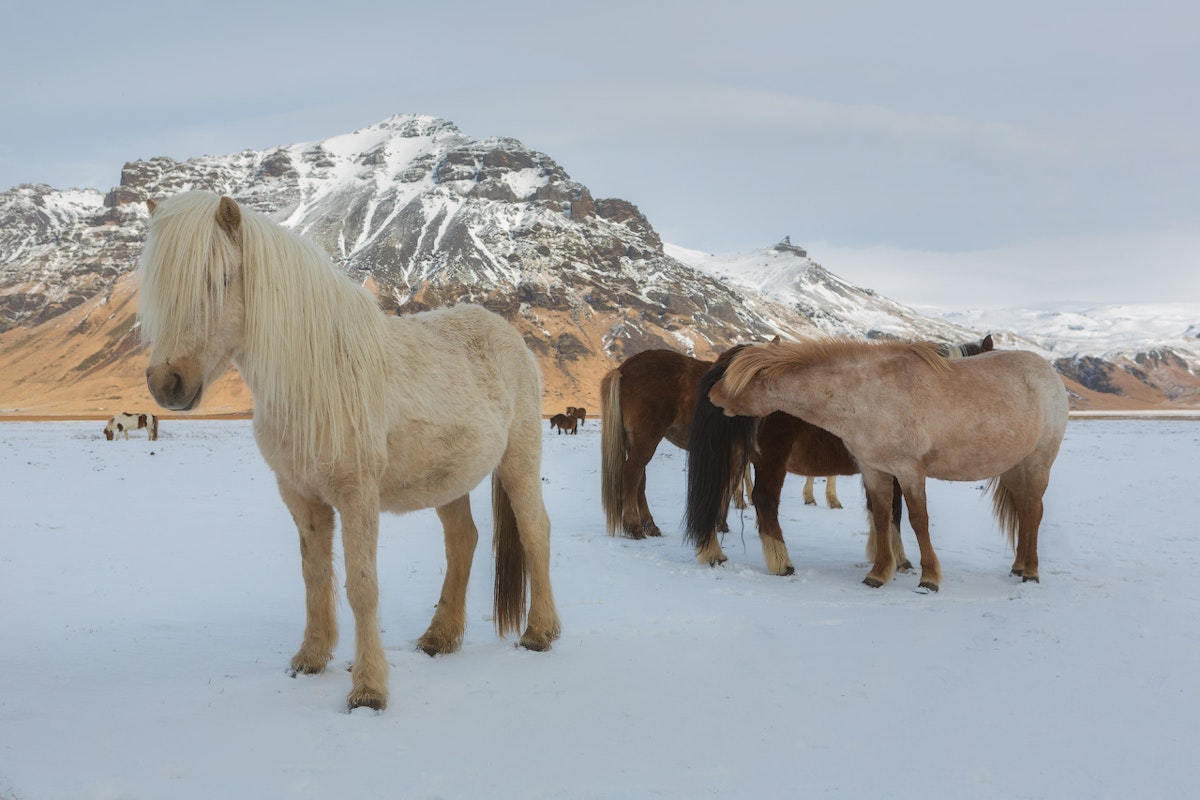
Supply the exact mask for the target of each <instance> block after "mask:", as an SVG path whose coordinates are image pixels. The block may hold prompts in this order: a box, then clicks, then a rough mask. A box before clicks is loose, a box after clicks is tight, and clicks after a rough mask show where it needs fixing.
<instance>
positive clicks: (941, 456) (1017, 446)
mask: <svg viewBox="0 0 1200 800" xmlns="http://www.w3.org/2000/svg"><path fill="white" fill-rule="evenodd" d="M727 355H728V358H725V359H724V361H723V362H721V363H720V369H719V370H714V371H713V373H710V374H709V375H706V376H705V379H704V380H705V383H704V384H702V386H703V388H702V389H701V391H704V392H705V393H706V394H707V396H708V398H709V400H710V401H711V402H712V404H714V405H715V406H717V407H719V408H721V409H724V414H725V415H726V417H729V416H738V417H761V416H764V415H772V414H775V413H779V412H781V411H783V412H786V413H789V414H795V415H797V416H802V417H804V418H805V419H810V420H813V421H814V422H816V423H819V424H821V425H822V426H825V427H826V428H827V429H828V430H831V431H834V432H836V433H838V434H840V435H841V436H842V437H843V443H844V444H845V446H846V447H847V448H848V449H849V450H850V452H852V453H853V454H854V459H855V461H856V462H857V463H858V464H859V465H860V466H861V468H862V474H863V485H864V487H865V488H866V491H867V497H868V500H869V503H870V505H871V507H872V509H873V510H872V514H873V517H874V518H875V522H876V525H877V526H878V525H881V524H884V523H885V521H886V513H887V512H886V510H884V505H885V504H886V503H888V502H889V501H891V500H892V499H893V497H894V494H895V493H894V485H895V484H896V483H899V485H900V486H901V487H902V489H903V492H904V498H905V501H906V503H907V504H908V507H909V521H910V522H911V524H912V527H913V530H914V531H915V532H916V534H917V542H918V543H919V544H920V546H921V583H920V585H921V586H922V587H923V588H926V589H929V590H932V591H937V589H938V587H939V585H940V582H941V566H940V564H939V563H938V559H937V555H936V554H935V553H934V551H933V545H932V543H931V542H930V538H929V514H928V510H927V508H926V504H925V479H926V478H927V477H930V478H940V479H943V480H959V481H965V480H972V481H973V480H981V479H983V478H989V479H991V480H990V485H991V487H992V488H993V490H994V491H993V497H992V500H993V510H994V512H995V515H996V518H997V519H998V520H999V522H1000V525H1001V528H1002V529H1003V530H1004V531H1005V533H1007V534H1008V538H1009V542H1010V544H1012V545H1013V547H1014V549H1015V551H1016V559H1015V560H1014V562H1013V566H1012V572H1013V574H1014V575H1019V576H1021V577H1022V578H1023V579H1024V580H1034V581H1036V580H1038V556H1037V538H1038V529H1039V527H1040V524H1041V519H1042V508H1043V506H1042V495H1043V493H1044V492H1045V490H1046V486H1047V484H1048V482H1049V474H1050V467H1051V465H1052V464H1053V463H1054V459H1055V456H1056V455H1057V453H1058V448H1059V444H1060V443H1061V441H1062V436H1063V432H1064V430H1065V429H1066V425H1067V396H1066V392H1065V391H1064V389H1063V385H1062V381H1061V380H1060V379H1059V377H1058V374H1057V373H1056V372H1055V371H1054V368H1053V367H1052V366H1050V364H1049V363H1048V362H1047V361H1046V360H1045V359H1043V358H1041V357H1040V356H1037V355H1035V354H1033V353H1028V352H1022V351H1006V352H993V353H987V354H984V355H980V356H979V357H977V358H971V359H963V360H955V361H952V360H951V359H949V358H947V357H946V350H945V348H944V347H942V348H940V347H939V346H938V345H935V344H932V343H929V342H916V343H911V342H886V343H868V342H860V341H851V340H846V339H830V340H817V341H810V342H792V343H778V342H776V343H772V344H769V345H762V346H751V347H743V348H737V349H736V351H733V352H731V353H730V354H727ZM717 372H720V373H721V374H720V375H719V376H716V380H713V378H714V374H715V373H717ZM697 408H700V405H699V404H697ZM713 418H715V417H712V416H709V417H707V419H713ZM701 428H702V423H701V421H700V419H699V417H698V418H697V421H696V422H695V423H694V424H693V426H692V436H693V441H695V440H697V439H699V438H701V437H703V436H705V435H706V434H708V435H709V437H710V438H712V436H718V437H719V438H720V439H721V440H722V441H721V442H720V443H719V446H721V447H729V448H730V450H726V452H730V451H732V452H735V453H741V454H742V455H741V457H740V458H736V459H733V460H732V463H733V465H737V464H740V463H741V462H742V461H743V460H744V458H745V454H746V453H747V451H748V450H749V449H750V448H752V447H753V446H754V443H755V441H756V439H758V438H760V437H757V436H756V434H755V431H754V425H753V424H738V425H737V426H736V432H730V431H732V430H733V426H730V430H727V431H726V432H725V433H720V432H719V431H709V430H702V429H701ZM694 454H695V453H694V452H693V455H694ZM711 456H712V457H711V458H710V459H709V464H712V465H718V466H719V467H720V469H721V470H722V471H723V472H724V473H725V474H724V475H718V476H717V477H716V478H715V482H716V483H715V485H717V486H728V485H729V484H730V483H731V481H732V479H733V476H735V475H737V474H738V467H737V466H731V463H730V462H731V459H729V458H721V457H719V453H713V454H711ZM695 464H696V466H697V471H696V473H695V474H693V472H692V470H691V467H692V465H693V459H691V458H689V474H688V484H689V485H688V506H689V508H688V514H689V519H690V518H691V516H692V503H693V502H694V501H695V502H699V501H702V500H703V496H702V495H703V488H704V484H705V483H706V482H707V483H709V484H710V485H712V482H711V480H710V481H705V480H703V478H704V473H703V468H704V467H705V464H704V463H702V462H700V461H696V462H695ZM710 477H711V476H710ZM693 484H695V485H693ZM693 490H696V491H693ZM709 505H711V504H709ZM707 516H708V517H709V522H708V523H707V528H705V527H697V526H694V525H689V526H688V531H687V533H688V536H689V538H697V537H701V536H705V535H706V536H707V537H708V538H711V539H715V538H716V537H715V535H714V534H713V532H712V525H711V518H712V517H713V516H714V515H713V514H712V513H711V511H710V512H709V514H708V515H707ZM699 521H703V520H699ZM765 547H766V545H765V543H764V548H765ZM895 567H896V561H895V559H894V557H893V554H892V552H891V548H890V546H889V542H888V540H887V539H880V540H878V542H877V552H876V555H875V563H874V565H873V567H872V568H871V571H870V572H869V573H868V575H867V577H866V579H865V580H864V583H866V584H868V585H869V586H880V585H882V584H883V583H886V582H887V581H888V580H890V579H891V577H892V573H893V571H894V569H895Z"/></svg>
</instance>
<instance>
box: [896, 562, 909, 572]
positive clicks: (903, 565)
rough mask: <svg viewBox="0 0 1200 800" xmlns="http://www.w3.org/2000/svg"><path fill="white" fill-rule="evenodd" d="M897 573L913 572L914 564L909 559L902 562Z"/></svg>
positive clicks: (897, 568)
mask: <svg viewBox="0 0 1200 800" xmlns="http://www.w3.org/2000/svg"><path fill="white" fill-rule="evenodd" d="M896 571H897V572H912V571H913V565H912V562H911V561H908V560H907V559H906V560H904V561H902V562H900V566H898V567H896Z"/></svg>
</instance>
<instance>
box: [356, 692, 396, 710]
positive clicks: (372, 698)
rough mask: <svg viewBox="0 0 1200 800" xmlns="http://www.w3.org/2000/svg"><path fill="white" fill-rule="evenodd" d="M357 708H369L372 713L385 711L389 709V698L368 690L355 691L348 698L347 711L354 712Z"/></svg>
mask: <svg viewBox="0 0 1200 800" xmlns="http://www.w3.org/2000/svg"><path fill="white" fill-rule="evenodd" d="M356 708H369V709H371V710H372V711H383V710H384V709H385V708H387V697H386V696H385V695H380V694H377V693H375V692H369V691H367V690H365V689H364V690H362V691H353V692H351V693H350V696H349V697H347V698H346V710H347V711H353V710H354V709H356Z"/></svg>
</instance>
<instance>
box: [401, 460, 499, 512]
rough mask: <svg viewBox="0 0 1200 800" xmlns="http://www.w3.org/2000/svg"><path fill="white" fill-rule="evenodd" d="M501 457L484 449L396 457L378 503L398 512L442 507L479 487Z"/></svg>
mask: <svg viewBox="0 0 1200 800" xmlns="http://www.w3.org/2000/svg"><path fill="white" fill-rule="evenodd" d="M498 460H499V454H496V456H495V458H492V457H491V454H490V453H487V452H482V451H471V452H456V453H452V452H441V453H427V454H424V455H422V456H420V457H419V458H407V459H401V458H393V459H392V460H391V462H390V463H389V464H388V468H387V470H386V471H385V472H384V475H383V480H382V481H380V484H379V506H380V508H381V509H383V510H384V511H392V512H397V513H403V512H406V511H417V510H419V509H422V508H437V507H438V506H443V505H445V504H446V503H449V502H450V501H452V500H457V499H458V498H460V497H462V496H463V495H465V494H467V493H468V492H470V491H471V490H472V489H474V488H475V487H476V486H478V485H479V484H480V483H481V482H482V481H483V479H484V478H486V477H487V476H488V474H489V473H491V471H492V470H493V469H494V468H495V466H496V463H497V461H498Z"/></svg>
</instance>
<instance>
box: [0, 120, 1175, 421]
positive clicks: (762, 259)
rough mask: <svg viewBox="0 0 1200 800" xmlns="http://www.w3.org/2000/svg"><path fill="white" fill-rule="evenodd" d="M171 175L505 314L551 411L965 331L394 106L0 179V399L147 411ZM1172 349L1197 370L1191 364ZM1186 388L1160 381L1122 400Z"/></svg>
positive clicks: (229, 400)
mask: <svg viewBox="0 0 1200 800" xmlns="http://www.w3.org/2000/svg"><path fill="white" fill-rule="evenodd" d="M188 189H209V190H212V191H217V192H222V193H225V194H229V195H231V196H233V197H235V198H236V199H237V200H238V201H239V202H242V203H246V204H249V205H251V206H253V207H254V208H257V209H258V210H260V211H262V212H264V213H266V214H268V215H270V216H271V217H273V218H274V219H276V220H277V221H279V222H280V223H281V224H283V225H285V226H287V227H289V228H292V229H293V230H296V231H298V232H300V233H302V234H303V235H305V236H308V237H310V238H312V239H314V240H315V241H317V242H318V243H319V244H320V245H321V246H322V247H324V248H325V250H326V251H327V252H328V253H329V254H330V255H331V257H332V258H333V259H334V260H335V262H336V263H338V264H339V265H340V266H341V267H342V268H343V269H345V270H346V271H347V272H348V273H349V274H350V275H351V276H352V277H353V278H354V279H355V280H358V281H361V282H363V283H364V284H366V285H367V286H368V287H370V288H371V289H372V291H374V292H375V294H376V295H377V296H378V297H379V299H380V303H381V305H382V306H383V307H384V308H385V309H386V310H387V311H389V312H391V313H402V314H404V313H412V312H416V311H420V310H423V309H427V308H433V307H437V306H442V305H447V304H452V303H456V302H464V301H471V302H477V303H481V304H482V305H485V306H487V307H488V308H491V309H493V310H494V311H496V312H498V313H500V314H502V315H503V316H505V317H506V318H507V319H509V320H510V321H511V322H512V323H513V324H514V325H516V326H517V327H518V329H519V330H521V331H522V333H523V334H524V336H525V339H526V341H527V342H528V344H529V345H530V347H531V348H532V349H533V350H534V351H535V352H536V353H537V355H538V357H539V359H540V361H541V363H542V368H543V373H544V375H545V383H546V392H545V396H544V408H545V409H546V410H547V411H551V412H552V411H557V410H561V408H562V407H563V406H565V405H585V406H588V407H589V408H592V409H598V405H599V403H598V396H597V394H598V389H599V382H600V377H601V376H602V375H603V373H604V372H605V371H606V370H608V369H610V368H611V367H612V366H615V365H616V364H617V363H619V362H620V361H621V360H622V359H624V358H626V357H627V356H629V355H632V354H633V353H636V352H639V351H641V350H645V349H648V348H654V347H669V348H673V349H677V350H681V351H683V352H687V353H690V354H692V355H695V356H697V357H702V358H708V357H712V356H713V355H714V354H715V353H716V352H719V351H720V350H722V349H724V348H725V347H728V346H729V345H731V344H733V343H734V342H736V341H744V340H746V339H748V338H761V337H769V336H772V335H775V334H776V333H781V334H783V335H784V336H787V337H798V336H806V335H813V334H816V333H848V334H853V335H865V336H905V337H908V336H912V337H916V336H922V337H933V338H938V339H946V340H967V339H973V338H978V337H979V336H980V335H982V334H981V332H980V331H979V330H978V329H977V328H975V327H972V325H970V324H969V323H964V322H959V321H954V320H948V319H936V318H930V317H925V316H922V315H919V314H917V313H916V312H914V311H912V310H911V309H908V308H905V307H904V306H902V305H900V304H897V303H894V302H892V301H889V300H887V299H886V298H882V297H879V296H877V295H876V294H875V293H873V292H871V291H869V290H864V289H859V288H857V287H854V286H851V285H850V284H847V283H845V282H844V281H841V280H840V279H838V278H837V277H836V276H835V275H833V274H831V273H829V272H827V271H826V270H824V269H823V268H821V267H820V266H819V265H818V264H815V263H814V262H812V261H810V260H809V259H808V258H807V256H806V254H804V253H803V252H802V251H800V249H799V248H798V247H796V246H794V245H791V244H790V242H787V241H785V242H782V243H780V245H777V246H776V247H775V248H767V249H764V250H762V251H757V252H755V253H752V254H744V255H741V256H737V257H724V258H718V257H709V256H705V255H704V254H697V253H694V252H692V251H686V250H681V249H679V248H672V247H670V246H666V247H664V245H663V243H662V241H661V240H660V239H659V237H658V234H657V233H655V231H654V228H653V226H652V225H651V224H650V222H649V220H647V219H646V218H645V216H644V215H643V214H642V213H641V212H640V211H639V210H638V209H637V207H636V206H634V205H633V204H631V203H629V202H627V201H624V200H620V199H612V198H596V197H593V196H592V194H591V192H590V191H589V190H588V188H587V187H586V186H584V185H582V184H580V183H578V182H575V181H573V180H571V178H570V176H569V175H568V174H567V173H566V172H565V171H564V170H563V169H562V168H561V167H560V166H559V165H558V164H557V163H555V162H554V161H553V160H552V159H551V158H550V157H549V156H547V155H545V154H543V153H538V152H536V151H532V150H529V149H527V148H525V147H524V146H522V145H521V144H520V143H519V142H517V141H515V140H513V139H507V138H487V139H478V138H473V137H470V136H467V135H465V134H463V133H462V132H460V131H459V130H458V129H457V128H455V127H454V126H453V125H452V124H451V123H449V122H446V121H444V120H439V119H435V118H431V117H423V116H399V117H393V118H389V119H387V120H384V121H382V122H380V123H378V124H376V125H372V126H370V127H368V128H365V129H363V130H360V131H356V132H354V133H351V134H347V135H344V136H337V137H333V138H331V139H327V140H324V141H321V142H311V143H305V144H296V145H289V146H284V147H279V148H276V149H273V150H269V151H249V150H248V151H244V152H242V153H238V154H234V155H227V156H211V157H203V158H196V159H192V160H189V161H187V162H177V161H174V160H171V159H168V158H151V159H149V160H146V161H135V162H131V163H128V164H126V165H125V166H124V168H123V169H122V170H121V177H120V183H119V185H118V186H116V187H115V188H113V189H112V190H111V191H109V192H107V193H106V194H104V193H99V192H93V191H81V190H69V191H59V190H55V189H51V188H50V187H46V186H20V187H17V188H15V189H12V190H11V191H8V192H4V193H2V194H0V413H10V414H12V413H24V414H38V413H43V414H80V413H87V414H96V415H98V416H105V415H107V414H110V413H113V412H114V411H117V410H121V408H126V407H129V408H132V407H150V406H151V405H152V404H151V401H150V400H149V397H148V396H147V395H146V393H145V389H144V385H143V380H142V372H143V370H144V367H145V360H144V357H143V356H142V355H141V354H140V345H139V343H138V341H137V335H136V330H135V322H136V286H135V285H134V282H133V280H132V273H133V271H134V269H135V267H136V260H137V256H138V253H139V251H140V248H141V244H142V242H143V240H144V236H145V226H146V206H145V201H146V200H147V199H148V198H151V197H164V196H168V195H170V194H173V193H175V192H179V191H184V190H188ZM1012 341H1013V343H1016V342H1017V339H1016V338H1015V337H1014V338H1013V340H1012ZM1027 344H1029V343H1028V342H1022V345H1027ZM1034 346H1036V345H1034ZM1180 358H1181V359H1183V360H1184V362H1185V364H1187V365H1191V366H1188V367H1186V368H1185V372H1186V371H1187V369H1193V367H1194V364H1195V360H1194V358H1193V359H1192V360H1190V361H1189V360H1188V357H1186V356H1184V355H1180ZM1111 363H1112V362H1109V361H1107V360H1106V359H1103V358H1101V359H1099V362H1098V363H1097V364H1093V365H1092V370H1091V372H1090V373H1089V374H1088V375H1079V376H1070V377H1069V379H1068V385H1071V384H1072V383H1073V382H1074V383H1077V384H1078V390H1077V395H1078V398H1077V402H1078V403H1079V404H1081V405H1087V404H1091V403H1093V402H1096V401H1095V400H1093V398H1099V401H1100V402H1105V401H1107V400H1110V399H1111V400H1113V402H1117V403H1118V404H1119V402H1121V400H1119V399H1118V398H1120V397H1121V395H1118V394H1113V393H1111V392H1107V393H1106V388H1107V387H1111V386H1112V385H1114V381H1113V380H1112V377H1111V375H1109V376H1108V378H1107V380H1108V383H1107V384H1103V383H1101V382H1098V381H1096V380H1093V377H1092V376H1094V375H1101V374H1104V371H1105V369H1106V368H1107V366H1108V365H1110V364H1111ZM1113 369H1124V367H1123V366H1114V367H1113ZM1155 369H1157V367H1155ZM1172 369H1174V367H1172ZM1193 372H1194V369H1193ZM1144 374H1145V375H1147V376H1148V377H1149V379H1150V380H1151V382H1153V380H1155V378H1154V377H1153V376H1154V375H1155V374H1157V373H1155V372H1154V371H1153V370H1149V369H1147V370H1144ZM1171 374H1172V375H1175V373H1174V372H1172V373H1171ZM1076 377H1078V378H1079V380H1078V381H1077V380H1076ZM1193 378H1194V375H1193ZM1087 381H1091V382H1092V383H1093V384H1094V386H1095V387H1097V388H1092V387H1089V385H1088V384H1087V383H1086V382H1087ZM1177 382H1178V383H1181V384H1182V383H1186V381H1184V380H1183V378H1182V377H1179V378H1178V381H1177ZM1193 383H1195V381H1194V380H1193ZM1072 388H1075V387H1072ZM1155 393H1156V394H1155ZM1110 394H1111V398H1110V397H1108V395H1110ZM1185 396H1187V392H1186V391H1184V392H1182V393H1176V395H1175V397H1171V396H1170V395H1169V392H1168V391H1167V390H1166V389H1164V388H1163V387H1162V386H1161V385H1159V386H1157V388H1154V389H1153V390H1151V394H1150V395H1147V396H1146V397H1144V398H1142V397H1140V398H1139V402H1142V403H1147V402H1152V403H1154V404H1162V403H1164V402H1170V401H1171V400H1173V399H1175V398H1176V397H1185ZM214 399H215V401H216V402H213V400H214ZM207 405H208V407H207V409H205V410H207V411H208V412H210V413H212V412H217V413H222V412H225V413H233V412H239V411H246V410H248V409H249V408H250V398H249V395H248V393H246V391H245V388H244V387H243V386H242V385H241V384H240V382H239V381H238V380H237V378H236V376H231V377H230V378H229V379H228V380H227V381H226V384H225V386H224V387H222V391H221V392H219V393H217V395H216V397H215V398H210V400H209V403H208V404H207Z"/></svg>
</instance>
